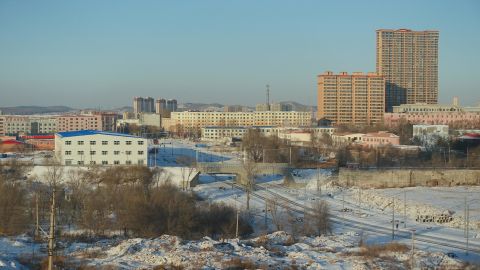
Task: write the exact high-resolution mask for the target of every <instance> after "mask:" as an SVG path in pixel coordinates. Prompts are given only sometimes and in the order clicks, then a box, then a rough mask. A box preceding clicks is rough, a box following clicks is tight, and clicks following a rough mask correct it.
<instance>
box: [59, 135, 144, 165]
mask: <svg viewBox="0 0 480 270" xmlns="http://www.w3.org/2000/svg"><path fill="white" fill-rule="evenodd" d="M55 155H56V157H57V159H58V160H59V162H60V163H61V164H62V165H67V166H68V165H77V166H85V165H145V166H147V158H148V143H147V139H144V138H141V137H137V136H132V135H128V134H122V133H113V132H105V131H98V130H80V131H69V132H59V133H56V134H55Z"/></svg>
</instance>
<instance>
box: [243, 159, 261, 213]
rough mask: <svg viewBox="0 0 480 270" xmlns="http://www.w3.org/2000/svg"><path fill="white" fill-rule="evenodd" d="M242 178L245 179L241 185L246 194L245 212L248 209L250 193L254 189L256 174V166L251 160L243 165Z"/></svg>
mask: <svg viewBox="0 0 480 270" xmlns="http://www.w3.org/2000/svg"><path fill="white" fill-rule="evenodd" d="M243 170H244V172H245V173H244V176H245V178H246V179H242V181H244V182H243V185H244V186H245V190H246V192H247V210H249V209H250V193H251V192H252V191H253V190H254V188H255V176H256V174H257V171H258V168H257V164H256V163H255V162H253V161H251V160H246V161H245V162H244V163H243Z"/></svg>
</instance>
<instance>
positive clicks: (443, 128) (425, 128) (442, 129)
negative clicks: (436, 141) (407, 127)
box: [413, 125, 448, 138]
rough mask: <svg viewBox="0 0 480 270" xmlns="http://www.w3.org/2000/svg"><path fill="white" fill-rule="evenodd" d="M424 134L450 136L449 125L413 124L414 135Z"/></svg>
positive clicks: (420, 135)
mask: <svg viewBox="0 0 480 270" xmlns="http://www.w3.org/2000/svg"><path fill="white" fill-rule="evenodd" d="M424 136H427V137H428V136H438V137H442V138H448V125H413V137H424Z"/></svg>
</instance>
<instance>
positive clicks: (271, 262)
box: [0, 231, 464, 270]
mask: <svg viewBox="0 0 480 270" xmlns="http://www.w3.org/2000/svg"><path fill="white" fill-rule="evenodd" d="M360 239H361V236H360V235H358V234H357V233H356V232H353V231H348V232H346V233H344V234H341V235H340V234H339V235H327V236H320V237H299V238H297V239H295V240H294V239H293V237H292V236H291V235H288V234H287V233H285V232H282V231H277V232H274V233H271V234H267V235H263V236H260V237H257V238H252V239H247V240H239V239H224V240H222V241H216V240H212V239H210V238H208V237H204V238H203V239H201V240H197V241H187V240H182V239H180V238H179V237H176V236H169V235H163V236H160V237H158V238H153V239H142V238H133V239H121V238H116V239H115V238H114V239H106V240H102V241H98V242H95V243H82V242H75V243H62V246H65V248H64V249H60V250H59V251H58V254H60V255H61V256H63V257H66V258H67V259H70V260H72V259H73V260H75V259H76V260H77V261H78V260H80V259H81V260H82V263H81V265H83V266H90V267H106V266H108V267H112V268H114V269H153V268H155V267H166V269H170V268H172V267H173V266H176V267H178V268H181V269H226V268H228V267H237V268H234V269H242V268H247V267H248V269H253V268H257V269H292V268H294V267H296V268H300V269H358V270H360V269H362V270H363V269H410V265H411V263H412V261H411V260H410V259H411V257H412V254H411V253H410V251H409V250H401V251H394V250H391V251H380V253H378V254H373V255H372V254H370V255H369V254H368V253H362V249H360V248H359V247H358V244H359V241H360ZM44 249H45V248H44V245H42V246H40V244H33V243H32V242H31V239H29V238H28V237H17V238H11V239H8V238H0V269H9V270H10V269H12V270H13V269H20V270H22V269H27V267H25V266H24V265H22V263H28V262H29V260H31V258H33V257H35V256H37V258H39V257H43V256H45V252H44ZM41 250H43V252H42V251H41ZM33 252H36V253H33ZM379 255H380V256H379ZM413 263H414V265H415V267H416V268H418V269H462V268H463V266H464V265H463V263H462V262H460V261H458V260H456V259H452V258H449V257H448V256H447V255H445V254H443V253H440V252H425V251H422V250H416V251H415V253H414V261H413ZM77 266H78V265H77ZM178 268H175V269H178ZM102 269H104V268H102ZM108 269H111V268H108ZM158 269H163V268H158Z"/></svg>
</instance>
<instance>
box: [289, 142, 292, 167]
mask: <svg viewBox="0 0 480 270" xmlns="http://www.w3.org/2000/svg"><path fill="white" fill-rule="evenodd" d="M289 164H292V147H291V146H290V163H289Z"/></svg>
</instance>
